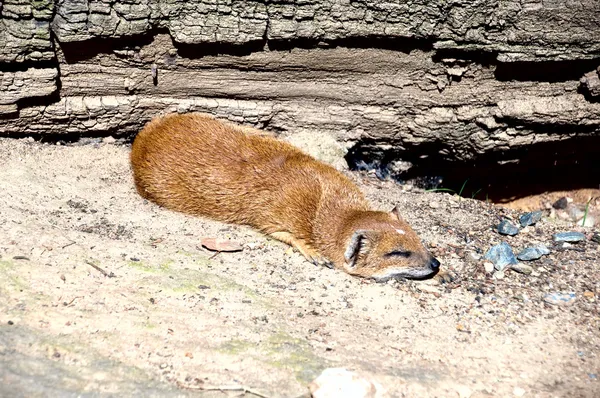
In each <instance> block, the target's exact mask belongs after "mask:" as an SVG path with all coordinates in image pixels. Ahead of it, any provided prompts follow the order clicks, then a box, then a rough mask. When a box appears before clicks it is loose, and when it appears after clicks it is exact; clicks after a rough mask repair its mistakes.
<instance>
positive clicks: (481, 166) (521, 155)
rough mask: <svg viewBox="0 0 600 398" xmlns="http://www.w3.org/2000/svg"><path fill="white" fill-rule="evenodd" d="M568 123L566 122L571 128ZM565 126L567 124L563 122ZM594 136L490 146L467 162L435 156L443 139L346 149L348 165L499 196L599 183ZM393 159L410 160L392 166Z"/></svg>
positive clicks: (599, 141)
mask: <svg viewBox="0 0 600 398" xmlns="http://www.w3.org/2000/svg"><path fill="white" fill-rule="evenodd" d="M571 129H572V128H571ZM567 130H569V128H567ZM599 148H600V137H598V136H583V137H581V136H580V137H574V138H571V139H567V140H564V141H552V142H542V143H538V144H531V145H527V146H523V147H517V148H512V149H511V150H509V151H491V152H489V153H486V154H485V155H483V156H479V157H477V158H475V159H472V160H471V161H469V162H459V161H452V160H448V159H447V158H442V157H440V155H439V153H440V151H443V150H445V149H447V144H445V143H443V142H431V143H424V144H419V145H415V146H414V147H409V148H407V149H406V150H405V151H402V152H398V151H394V150H389V151H382V150H381V149H379V147H378V144H377V143H376V142H359V143H358V144H357V145H355V146H354V147H352V148H351V149H350V150H349V151H348V154H347V155H346V160H347V162H348V164H349V166H350V169H351V170H364V171H373V172H374V173H375V174H376V175H377V176H378V177H379V178H381V179H386V178H391V179H394V180H397V181H399V182H401V183H405V182H407V181H412V182H413V183H414V184H415V185H417V186H419V187H421V188H424V189H448V190H450V191H454V192H456V193H459V192H461V190H462V193H461V194H462V196H465V197H474V198H475V199H482V200H490V201H492V202H505V201H508V200H512V199H516V198H521V197H525V196H529V195H535V194H540V193H544V192H548V191H566V190H573V189H580V188H593V189H600V161H599V159H600V150H599ZM398 159H402V160H405V161H407V162H409V163H411V164H412V167H410V168H409V169H408V170H406V171H398V170H397V167H395V165H394V163H395V162H397V160H398Z"/></svg>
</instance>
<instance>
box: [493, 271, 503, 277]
mask: <svg viewBox="0 0 600 398" xmlns="http://www.w3.org/2000/svg"><path fill="white" fill-rule="evenodd" d="M494 279H504V271H496V272H494Z"/></svg>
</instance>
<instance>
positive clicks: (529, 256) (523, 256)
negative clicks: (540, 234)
mask: <svg viewBox="0 0 600 398" xmlns="http://www.w3.org/2000/svg"><path fill="white" fill-rule="evenodd" d="M547 254H550V250H549V249H548V248H547V247H546V246H544V245H537V246H534V247H527V248H525V249H523V250H521V252H520V253H519V254H517V258H518V259H519V260H521V261H531V260H537V259H539V258H541V257H542V256H544V255H547Z"/></svg>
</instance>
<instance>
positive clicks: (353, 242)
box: [344, 229, 367, 268]
mask: <svg viewBox="0 0 600 398" xmlns="http://www.w3.org/2000/svg"><path fill="white" fill-rule="evenodd" d="M366 239H367V231H365V230H364V229H359V230H356V231H354V233H353V234H352V237H351V238H350V241H349V242H348V245H347V246H346V251H345V252H344V259H345V260H346V264H348V266H349V267H350V268H354V266H355V265H356V260H358V255H359V254H360V251H361V249H362V248H363V246H364V244H365V240H366Z"/></svg>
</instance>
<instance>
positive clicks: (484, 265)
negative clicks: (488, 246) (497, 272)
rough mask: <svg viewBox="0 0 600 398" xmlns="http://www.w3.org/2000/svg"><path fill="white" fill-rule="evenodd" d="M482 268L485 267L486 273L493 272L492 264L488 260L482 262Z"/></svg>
mask: <svg viewBox="0 0 600 398" xmlns="http://www.w3.org/2000/svg"><path fill="white" fill-rule="evenodd" d="M483 268H484V269H485V272H487V273H488V274H491V273H492V272H494V264H493V263H490V262H489V261H486V262H485V263H483Z"/></svg>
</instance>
